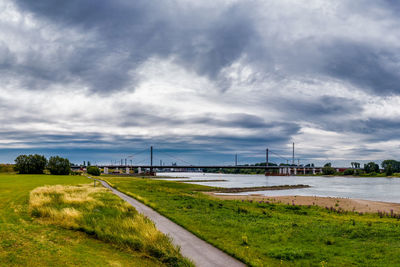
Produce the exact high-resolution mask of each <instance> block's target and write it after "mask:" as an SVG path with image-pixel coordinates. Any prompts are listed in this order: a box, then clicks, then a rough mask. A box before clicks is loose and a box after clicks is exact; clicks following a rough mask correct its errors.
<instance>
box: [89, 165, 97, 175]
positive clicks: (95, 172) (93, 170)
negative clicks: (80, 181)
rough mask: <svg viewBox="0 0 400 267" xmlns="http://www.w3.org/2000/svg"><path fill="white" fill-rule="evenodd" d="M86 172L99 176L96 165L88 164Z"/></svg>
mask: <svg viewBox="0 0 400 267" xmlns="http://www.w3.org/2000/svg"><path fill="white" fill-rule="evenodd" d="M87 173H88V174H91V175H94V176H99V175H100V169H99V168H98V167H97V166H89V167H88V168H87Z"/></svg>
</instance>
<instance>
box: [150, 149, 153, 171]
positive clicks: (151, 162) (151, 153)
mask: <svg viewBox="0 0 400 267" xmlns="http://www.w3.org/2000/svg"><path fill="white" fill-rule="evenodd" d="M150 173H153V146H151V147H150Z"/></svg>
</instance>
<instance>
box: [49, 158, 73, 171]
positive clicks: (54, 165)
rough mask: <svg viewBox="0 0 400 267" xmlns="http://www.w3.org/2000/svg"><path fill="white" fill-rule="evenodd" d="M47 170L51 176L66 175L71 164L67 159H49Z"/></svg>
mask: <svg viewBox="0 0 400 267" xmlns="http://www.w3.org/2000/svg"><path fill="white" fill-rule="evenodd" d="M47 168H48V169H49V171H50V173H51V174H55V175H67V174H69V173H70V172H71V163H70V162H69V160H68V159H65V158H61V157H59V156H55V157H50V159H49V163H48V164H47Z"/></svg>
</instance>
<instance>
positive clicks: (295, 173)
mask: <svg viewBox="0 0 400 267" xmlns="http://www.w3.org/2000/svg"><path fill="white" fill-rule="evenodd" d="M293 173H294V175H297V168H296V167H294V168H293Z"/></svg>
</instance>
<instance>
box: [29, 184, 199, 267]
mask: <svg viewBox="0 0 400 267" xmlns="http://www.w3.org/2000/svg"><path fill="white" fill-rule="evenodd" d="M29 212H30V214H31V215H32V216H33V217H35V218H37V219H38V220H39V221H41V222H42V223H46V224H53V225H58V226H61V227H65V228H68V229H74V230H79V231H83V232H85V233H87V234H89V235H92V236H94V237H96V238H98V239H100V240H103V241H106V242H110V243H112V244H115V245H117V246H118V247H122V248H125V249H130V250H135V251H140V252H143V253H144V254H146V255H148V256H150V257H154V258H156V259H158V260H159V261H161V262H162V263H164V264H166V265H168V266H192V265H193V264H192V263H191V262H190V261H189V260H188V259H186V258H184V257H182V255H181V254H180V252H179V248H177V247H175V246H174V245H173V244H172V243H171V240H170V238H169V237H168V236H166V235H164V234H162V233H161V232H160V231H158V230H157V229H156V227H155V225H154V223H153V222H152V221H150V220H149V219H148V218H147V217H144V216H143V215H141V214H139V213H138V212H137V211H136V210H135V209H134V208H133V207H132V206H130V205H129V204H127V203H126V202H124V201H122V200H121V199H119V198H118V197H117V196H114V195H113V194H111V193H110V192H109V191H108V190H107V189H105V188H103V187H92V186H91V185H79V186H65V185H55V186H44V187H38V188H36V189H34V190H33V191H31V193H30V199H29Z"/></svg>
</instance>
